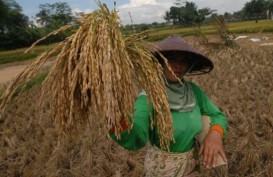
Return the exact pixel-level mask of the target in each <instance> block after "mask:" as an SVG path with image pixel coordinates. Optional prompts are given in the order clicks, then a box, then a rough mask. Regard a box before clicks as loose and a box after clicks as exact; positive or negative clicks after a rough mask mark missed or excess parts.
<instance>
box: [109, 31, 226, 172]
mask: <svg viewBox="0 0 273 177" xmlns="http://www.w3.org/2000/svg"><path fill="white" fill-rule="evenodd" d="M157 47H158V48H159V52H160V53H161V54H162V55H163V56H164V57H165V58H167V59H168V63H169V65H170V67H171V69H172V71H171V70H170V69H168V68H169V67H168V66H167V64H166V63H165V62H164V59H163V58H162V55H161V54H159V53H158V52H154V55H155V56H156V58H157V59H158V60H159V62H160V63H161V65H162V67H163V71H164V75H165V78H166V83H165V85H166V91H167V96H168V103H169V106H170V109H171V114H172V121H173V129H174V134H173V137H174V141H175V142H171V144H170V147H169V148H170V152H167V151H164V150H163V148H161V147H160V140H159V137H158V129H157V127H156V126H155V127H153V128H151V126H150V125H151V122H150V121H151V120H154V119H156V115H155V114H153V113H154V112H153V106H152V104H151V103H150V102H149V101H148V102H147V97H146V92H145V91H142V92H141V93H140V95H139V96H138V98H137V100H136V102H135V106H134V122H133V127H132V129H129V128H128V126H127V124H126V121H121V127H122V129H121V138H120V139H119V138H117V137H116V136H115V135H114V133H113V132H115V129H114V128H113V129H111V130H110V134H111V136H112V138H113V139H114V140H115V141H116V142H117V143H118V144H120V145H121V146H123V147H124V148H126V149H129V150H133V151H137V150H139V149H141V148H142V147H144V146H145V145H146V144H147V142H148V141H149V142H150V144H151V146H149V148H148V152H147V155H146V158H145V167H144V168H145V176H151V177H154V176H166V177H167V176H168V177H172V176H185V175H187V176H189V175H193V173H191V174H190V172H191V170H192V169H193V163H192V162H193V148H194V145H195V137H196V136H197V135H198V134H199V133H201V131H202V115H207V116H209V117H210V121H211V124H210V130H209V133H208V134H207V135H206V137H205V139H204V141H203V143H202V144H201V147H200V149H199V155H202V156H203V165H205V166H206V167H207V168H211V167H215V166H216V165H217V158H218V155H220V156H221V157H222V158H223V160H224V161H225V162H226V161H227V159H226V156H225V153H224V150H223V147H222V139H223V138H224V137H225V135H226V127H227V121H226V117H225V115H224V114H223V113H222V112H221V111H220V110H219V109H218V108H217V107H216V106H215V105H214V103H212V102H211V100H210V99H209V98H208V97H207V96H206V94H205V93H204V92H203V91H202V90H201V89H200V88H199V87H198V86H197V85H195V84H194V83H192V82H188V81H185V80H184V78H183V76H184V75H185V74H202V73H207V72H209V71H211V70H212V69H213V64H212V62H211V61H210V60H209V59H208V58H207V57H205V56H203V55H202V54H200V53H199V52H197V51H196V50H195V49H193V48H191V47H190V46H188V45H187V44H186V43H185V42H184V41H183V39H182V38H181V37H179V36H176V35H174V36H169V37H168V38H166V39H165V40H163V41H162V42H160V43H159V45H158V46H157ZM151 116H152V118H151ZM150 118H151V119H150Z"/></svg>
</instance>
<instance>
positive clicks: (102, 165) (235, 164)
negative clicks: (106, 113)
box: [0, 41, 273, 177]
mask: <svg viewBox="0 0 273 177" xmlns="http://www.w3.org/2000/svg"><path fill="white" fill-rule="evenodd" d="M190 42H191V43H192V44H195V43H194V41H190ZM196 47H197V48H199V49H200V50H202V51H203V52H204V53H205V54H207V55H208V56H210V57H211V58H212V60H213V62H214V64H215V68H214V70H213V71H212V72H211V73H210V74H208V75H201V76H194V77H190V78H188V79H190V80H193V81H194V82H196V83H197V84H198V85H199V86H200V87H201V88H203V89H204V90H205V91H206V93H207V94H208V95H209V97H210V98H211V99H212V100H213V101H214V102H215V103H216V104H217V105H218V106H219V107H220V109H221V110H223V111H224V112H225V113H226V115H227V117H228V122H229V127H228V137H227V139H226V141H225V150H226V153H227V156H228V160H229V166H228V169H227V172H226V173H227V174H226V176H229V177H242V176H247V177H256V176H259V177H273V173H272V169H273V116H272V115H273V82H272V80H273V74H272V73H273V58H272V56H273V49H272V47H270V46H267V47H266V46H264V47H259V46H248V47H240V48H239V47H238V48H234V49H230V48H226V47H224V46H219V45H217V46H216V45H213V46H196ZM0 89H1V87H0ZM2 89H3V88H2ZM0 91H1V90H0ZM39 95H40V87H39V86H35V87H34V88H32V89H31V90H29V91H28V92H24V93H23V95H22V96H21V97H20V98H19V99H18V100H14V101H12V103H11V104H9V105H8V107H7V110H6V112H5V113H4V114H3V115H1V117H0V176H1V177H2V176H3V177H4V176H8V177H17V176H24V177H33V176H56V177H57V176H62V177H70V176H71V177H74V176H75V177H78V176H86V177H87V176H88V177H90V176H91V177H92V176H94V177H95V176H96V177H106V176H107V177H111V176H115V177H119V176H124V177H127V176H132V177H138V176H142V170H143V165H142V164H143V160H144V156H145V148H144V149H143V150H142V151H140V152H129V151H126V150H124V149H123V148H121V147H119V146H118V145H117V144H116V143H115V142H113V141H112V140H111V139H110V138H109V137H108V136H107V135H106V133H105V132H103V131H102V129H101V127H99V124H98V122H96V121H94V120H95V119H92V117H90V118H89V119H90V129H86V130H84V131H82V132H79V134H78V136H77V137H74V139H69V138H67V139H65V140H62V141H60V140H58V134H57V131H56V130H55V129H54V125H53V123H52V121H51V120H50V118H49V112H50V110H48V109H47V108H44V109H43V110H42V109H41V108H38V107H36V105H37V104H38V102H37V98H38V96H39ZM96 120H97V119H96ZM200 176H202V177H204V176H205V177H210V176H213V172H210V171H205V172H204V173H203V174H201V175H200Z"/></svg>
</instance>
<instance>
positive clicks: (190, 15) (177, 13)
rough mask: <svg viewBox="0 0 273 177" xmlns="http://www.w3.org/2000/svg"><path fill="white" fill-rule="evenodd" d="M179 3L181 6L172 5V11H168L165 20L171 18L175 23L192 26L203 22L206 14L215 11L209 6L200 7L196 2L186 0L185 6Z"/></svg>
mask: <svg viewBox="0 0 273 177" xmlns="http://www.w3.org/2000/svg"><path fill="white" fill-rule="evenodd" d="M179 5H180V6H179V7H176V6H172V7H171V8H170V12H166V14H165V16H164V18H165V20H167V19H171V20H172V21H173V24H175V25H183V26H190V25H193V24H201V23H203V22H204V21H205V18H206V16H208V15H210V14H212V12H213V10H211V9H209V8H203V9H198V8H197V6H196V4H195V3H194V2H188V1H186V2H185V6H182V5H181V4H179ZM167 17H168V18H167Z"/></svg>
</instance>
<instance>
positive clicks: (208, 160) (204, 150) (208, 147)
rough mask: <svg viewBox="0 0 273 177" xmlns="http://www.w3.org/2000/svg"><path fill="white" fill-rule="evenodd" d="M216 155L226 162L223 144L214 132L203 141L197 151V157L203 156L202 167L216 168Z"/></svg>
mask: <svg viewBox="0 0 273 177" xmlns="http://www.w3.org/2000/svg"><path fill="white" fill-rule="evenodd" d="M218 154H220V156H221V157H222V158H223V160H224V162H227V158H226V155H225V152H224V150H223V142H222V137H221V134H220V133H218V132H217V131H215V130H212V131H210V132H209V133H208V134H207V136H206V137H205V139H204V142H203V143H202V144H201V147H200V149H199V155H203V165H204V166H206V168H211V167H216V165H217V159H218Z"/></svg>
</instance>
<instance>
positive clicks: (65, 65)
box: [1, 4, 173, 150]
mask: <svg viewBox="0 0 273 177" xmlns="http://www.w3.org/2000/svg"><path fill="white" fill-rule="evenodd" d="M99 6H100V10H97V11H94V12H92V13H90V14H88V15H85V16H83V17H82V19H81V21H80V24H79V28H78V30H77V31H76V33H75V34H73V35H71V36H70V37H68V38H67V39H66V40H64V41H63V42H61V43H60V44H59V45H58V46H57V47H55V48H54V49H52V51H50V52H47V53H44V54H42V55H41V56H40V57H38V58H37V59H36V61H35V62H34V63H32V64H31V65H30V66H29V67H27V68H26V69H25V70H24V71H23V72H22V73H21V75H19V76H18V77H17V78H16V79H15V81H14V82H13V83H12V84H11V85H10V87H9V88H8V90H7V92H6V93H5V94H4V95H3V98H2V106H1V108H3V107H4V106H5V105H6V104H7V102H8V101H9V100H10V99H11V96H12V94H13V92H14V90H15V89H16V88H17V87H18V86H19V85H20V84H22V83H25V82H26V81H28V80H30V79H31V77H33V75H34V74H35V73H36V72H37V71H38V70H39V68H41V66H42V65H43V64H44V63H45V62H46V60H47V59H48V58H49V57H50V56H52V54H56V52H59V54H58V56H57V59H56V61H55V64H54V65H53V67H52V68H51V70H50V72H49V74H48V76H47V78H46V79H45V81H44V82H43V84H42V94H41V100H42V101H45V100H47V102H48V103H49V106H50V110H51V116H52V118H53V120H54V122H55V123H56V125H57V127H58V128H59V129H60V130H62V131H64V132H77V130H79V128H78V127H79V126H82V125H87V122H88V117H89V116H90V115H91V114H92V113H91V108H94V110H96V117H97V119H98V120H100V119H103V125H102V127H103V128H104V129H110V128H111V127H115V130H116V132H115V133H116V135H117V136H118V137H119V136H120V130H121V127H120V124H119V122H120V121H121V120H122V119H125V121H126V122H127V124H128V125H129V127H132V121H131V120H130V119H129V118H130V117H132V118H133V111H134V110H133V104H134V101H135V95H134V94H133V93H134V91H133V86H134V84H135V83H134V82H133V81H134V80H136V81H137V82H138V83H139V85H140V86H141V87H142V88H143V89H144V90H145V91H146V92H147V97H148V99H147V100H148V102H149V103H151V104H152V106H153V109H152V111H153V112H151V115H154V117H153V116H151V127H152V128H153V127H154V126H157V127H158V131H159V139H160V146H161V147H162V148H163V149H166V150H168V149H169V144H170V142H171V141H173V128H172V118H171V114H170V109H169V105H168V101H167V96H166V91H165V84H164V83H165V81H164V78H163V72H162V67H161V65H160V64H159V62H158V61H157V59H156V58H155V57H154V55H153V54H152V53H151V52H150V51H149V50H148V48H147V45H146V44H145V43H144V42H143V40H142V38H143V36H142V35H141V34H136V35H133V36H129V37H125V36H123V35H122V34H121V32H120V29H119V25H120V19H119V17H118V15H117V11H116V10H114V11H111V12H110V11H109V10H108V9H107V7H106V6H105V5H103V4H99ZM66 28H68V26H66V27H63V28H62V29H60V30H64V29H66ZM60 30H59V31H60ZM57 32H58V31H57ZM52 34H55V33H54V32H53V33H52ZM50 35H51V34H50ZM43 39H44V38H43ZM41 40H42V39H41ZM39 41H40V40H39ZM39 41H38V42H39ZM35 44H36V43H35ZM35 44H34V45H35ZM34 45H33V46H34ZM33 46H32V47H33ZM149 103H148V104H149Z"/></svg>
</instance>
